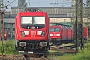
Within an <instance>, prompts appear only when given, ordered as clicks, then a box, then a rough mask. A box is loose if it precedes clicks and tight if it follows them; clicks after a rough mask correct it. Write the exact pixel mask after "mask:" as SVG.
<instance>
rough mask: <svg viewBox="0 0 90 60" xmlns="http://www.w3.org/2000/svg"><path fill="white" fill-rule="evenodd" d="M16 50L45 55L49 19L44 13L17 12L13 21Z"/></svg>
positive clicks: (47, 43)
mask: <svg viewBox="0 0 90 60" xmlns="http://www.w3.org/2000/svg"><path fill="white" fill-rule="evenodd" d="M15 39H16V49H17V50H18V51H19V52H22V53H25V52H27V53H34V54H45V53H46V52H47V51H48V49H49V17H48V15H47V13H46V12H32V11H31V12H19V13H18V14H17V16H16V21H15Z"/></svg>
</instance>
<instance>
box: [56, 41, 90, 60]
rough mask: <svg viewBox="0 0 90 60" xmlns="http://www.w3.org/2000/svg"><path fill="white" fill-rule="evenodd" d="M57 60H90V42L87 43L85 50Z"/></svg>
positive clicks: (59, 57)
mask: <svg viewBox="0 0 90 60" xmlns="http://www.w3.org/2000/svg"><path fill="white" fill-rule="evenodd" d="M57 58H58V59H59V60H90V42H89V43H86V44H85V46H84V49H83V50H82V51H80V52H78V53H76V54H65V55H63V56H58V57H57Z"/></svg>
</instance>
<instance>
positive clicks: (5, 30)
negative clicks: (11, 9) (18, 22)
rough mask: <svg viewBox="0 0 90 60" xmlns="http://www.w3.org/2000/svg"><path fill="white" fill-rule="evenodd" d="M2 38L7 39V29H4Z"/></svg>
mask: <svg viewBox="0 0 90 60" xmlns="http://www.w3.org/2000/svg"><path fill="white" fill-rule="evenodd" d="M1 36H2V34H0V40H2V38H1ZM4 39H5V40H7V39H8V30H7V29H4Z"/></svg>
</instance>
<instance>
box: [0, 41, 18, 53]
mask: <svg viewBox="0 0 90 60" xmlns="http://www.w3.org/2000/svg"><path fill="white" fill-rule="evenodd" d="M3 42H4V54H18V51H16V49H15V40H4V41H3ZM0 53H2V41H0Z"/></svg>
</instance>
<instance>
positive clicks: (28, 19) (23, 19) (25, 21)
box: [21, 17, 32, 24]
mask: <svg viewBox="0 0 90 60" xmlns="http://www.w3.org/2000/svg"><path fill="white" fill-rule="evenodd" d="M28 23H29V24H32V17H21V24H28Z"/></svg>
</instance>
